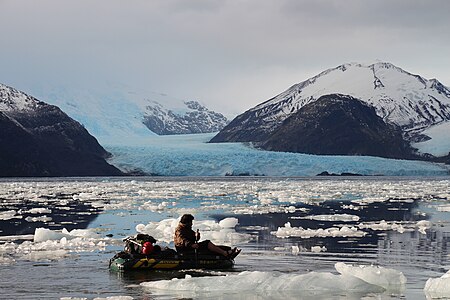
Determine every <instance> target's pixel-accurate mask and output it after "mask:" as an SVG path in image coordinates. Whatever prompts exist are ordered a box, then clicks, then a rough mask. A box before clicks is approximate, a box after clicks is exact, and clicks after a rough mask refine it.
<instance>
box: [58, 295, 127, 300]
mask: <svg viewBox="0 0 450 300" xmlns="http://www.w3.org/2000/svg"><path fill="white" fill-rule="evenodd" d="M133 299H134V298H133V297H131V296H111V297H106V298H102V297H97V298H94V300H133ZM60 300H88V298H77V297H62V298H60Z"/></svg>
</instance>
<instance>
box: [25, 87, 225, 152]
mask: <svg viewBox="0 0 450 300" xmlns="http://www.w3.org/2000/svg"><path fill="white" fill-rule="evenodd" d="M31 90H32V93H33V95H37V96H38V97H39V98H41V99H45V100H46V101H48V102H49V103H51V104H54V105H57V106H58V107H60V108H61V109H62V110H64V111H65V112H66V113H67V114H68V115H70V116H71V117H72V118H74V119H75V120H77V121H79V122H80V123H82V124H83V126H85V127H86V128H87V129H88V130H89V132H91V133H92V134H93V135H94V136H95V137H96V138H97V139H99V140H100V141H101V142H102V143H104V144H123V143H138V142H139V141H141V140H144V139H146V138H149V137H151V136H154V135H155V134H157V135H167V134H186V133H207V132H217V131H219V130H220V129H222V128H223V127H224V126H225V125H226V124H227V122H228V121H227V119H226V117H224V116H223V115H222V114H219V113H216V112H214V111H211V110H209V109H207V108H206V107H205V106H203V105H201V104H200V103H198V102H197V101H183V100H180V99H177V98H174V97H170V96H168V95H166V94H161V93H155V92H151V91H146V90H138V89H133V88H130V87H128V86H117V85H112V84H110V85H106V86H101V87H100V86H98V87H85V88H83V87H76V86H71V87H70V88H69V87H62V86H60V87H58V88H55V87H51V88H45V87H32V88H31Z"/></svg>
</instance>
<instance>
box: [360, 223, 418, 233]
mask: <svg viewBox="0 0 450 300" xmlns="http://www.w3.org/2000/svg"><path fill="white" fill-rule="evenodd" d="M357 226H358V228H360V229H372V230H378V231H388V230H394V231H398V232H399V233H404V232H405V231H406V229H405V227H404V226H403V225H402V224H398V223H396V222H386V221H385V220H381V221H380V222H366V223H360V224H358V225H357ZM410 230H411V228H410ZM412 230H414V229H412Z"/></svg>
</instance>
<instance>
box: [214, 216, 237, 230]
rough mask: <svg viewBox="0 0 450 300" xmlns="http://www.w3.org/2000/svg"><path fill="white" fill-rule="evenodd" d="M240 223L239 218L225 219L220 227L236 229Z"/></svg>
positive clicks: (220, 223)
mask: <svg viewBox="0 0 450 300" xmlns="http://www.w3.org/2000/svg"><path fill="white" fill-rule="evenodd" d="M238 223H239V220H238V219H237V218H225V219H223V220H221V221H220V222H219V226H220V227H222V228H234V227H236V225H237V224H238Z"/></svg>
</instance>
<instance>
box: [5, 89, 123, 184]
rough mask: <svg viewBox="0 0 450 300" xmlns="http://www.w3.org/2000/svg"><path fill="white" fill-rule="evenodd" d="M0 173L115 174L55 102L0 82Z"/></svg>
mask: <svg viewBox="0 0 450 300" xmlns="http://www.w3.org/2000/svg"><path fill="white" fill-rule="evenodd" d="M0 127H1V128H2V131H1V132H0V153H1V155H0V166H1V167H0V176H8V177H11V176H19V177H24V176H116V175H123V173H122V172H121V171H120V170H119V169H117V168H115V167H114V166H112V165H110V164H108V163H107V162H106V161H105V159H106V158H108V157H110V155H111V154H110V153H109V152H107V151H106V150H105V149H104V148H103V147H102V146H100V144H99V143H98V141H97V140H96V139H95V138H94V137H93V136H91V135H90V134H89V132H88V131H87V130H86V129H85V128H84V127H83V126H82V125H81V124H80V123H78V122H76V121H75V120H73V119H71V118H70V117H68V116H67V115H66V114H65V113H64V112H63V111H61V110H60V109H59V108H58V107H57V106H54V105H49V104H47V103H45V102H42V101H40V100H38V99H36V98H34V97H31V96H29V95H27V94H25V93H23V92H20V91H18V90H16V89H14V88H12V87H8V86H6V85H3V84H0Z"/></svg>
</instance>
